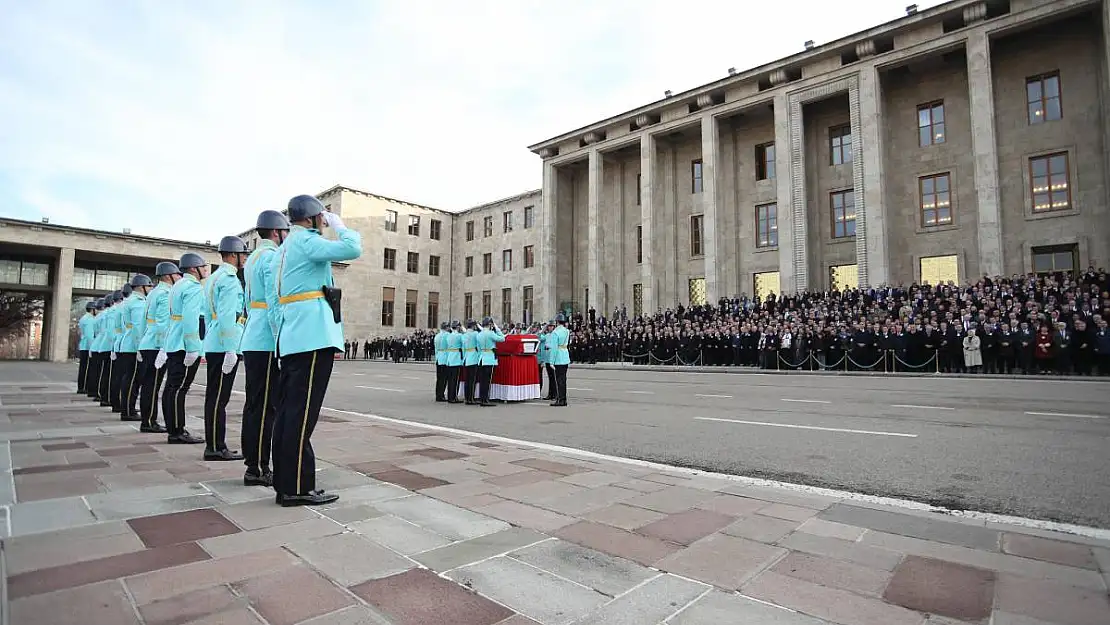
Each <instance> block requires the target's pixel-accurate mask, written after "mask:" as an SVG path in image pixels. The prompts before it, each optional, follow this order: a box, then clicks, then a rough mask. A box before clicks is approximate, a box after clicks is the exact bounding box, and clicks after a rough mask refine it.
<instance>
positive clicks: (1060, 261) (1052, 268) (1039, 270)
mask: <svg viewBox="0 0 1110 625" xmlns="http://www.w3.org/2000/svg"><path fill="white" fill-rule="evenodd" d="M1078 257H1079V246H1078V245H1075V244H1074V243H1073V244H1070V245H1050V246H1045V247H1035V248H1033V272H1034V273H1036V274H1038V275H1046V274H1054V273H1068V274H1074V273H1075V271H1076V268H1077V267H1078V266H1079V258H1078Z"/></svg>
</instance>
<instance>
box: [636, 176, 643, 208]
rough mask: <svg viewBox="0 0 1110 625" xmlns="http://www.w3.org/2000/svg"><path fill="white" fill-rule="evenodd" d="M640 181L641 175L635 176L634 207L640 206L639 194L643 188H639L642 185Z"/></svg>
mask: <svg viewBox="0 0 1110 625" xmlns="http://www.w3.org/2000/svg"><path fill="white" fill-rule="evenodd" d="M642 180H643V178H642V177H641V175H640V174H636V206H639V205H640V194H641V193H643V187H641V186H640V185H641V184H643V182H642Z"/></svg>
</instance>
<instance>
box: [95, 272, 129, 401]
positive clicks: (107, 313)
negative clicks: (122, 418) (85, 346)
mask: <svg viewBox="0 0 1110 625" xmlns="http://www.w3.org/2000/svg"><path fill="white" fill-rule="evenodd" d="M117 296H118V298H119V299H117ZM122 301H123V293H122V292H120V291H113V292H112V293H109V294H108V295H106V296H105V303H106V305H107V306H106V308H105V309H104V314H102V315H101V316H100V339H99V345H100V351H101V353H102V354H103V356H101V358H103V359H104V366H103V368H102V369H101V374H100V406H101V407H103V408H109V407H112V408H113V410H114V407H113V406H112V394H111V391H112V375H113V366H114V365H115V360H116V352H115V342H116V324H118V323H119V303H120V302H122Z"/></svg>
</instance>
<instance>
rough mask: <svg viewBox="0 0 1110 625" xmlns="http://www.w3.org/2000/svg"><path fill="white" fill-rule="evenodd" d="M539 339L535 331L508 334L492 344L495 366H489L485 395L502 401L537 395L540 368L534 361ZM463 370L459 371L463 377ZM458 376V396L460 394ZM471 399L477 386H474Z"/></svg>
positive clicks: (461, 393) (523, 398)
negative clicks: (495, 343)
mask: <svg viewBox="0 0 1110 625" xmlns="http://www.w3.org/2000/svg"><path fill="white" fill-rule="evenodd" d="M539 345H540V339H539V337H538V336H536V335H535V334H511V335H509V336H506V337H505V340H504V341H502V342H500V343H498V344H497V347H496V348H495V351H496V354H497V366H496V367H494V368H493V382H492V383H491V384H490V389H489V398H490V399H500V400H503V401H525V400H528V399H538V398H539V396H540V369H539V363H538V362H537V361H536V352H537V351H538V350H539ZM465 376H466V371H465V369H464V370H463V372H462V378H464V379H465ZM463 389H464V386H463V384H462V380H460V384H459V396H460V397H462V395H463ZM474 397H475V399H477V398H478V389H475V393H474Z"/></svg>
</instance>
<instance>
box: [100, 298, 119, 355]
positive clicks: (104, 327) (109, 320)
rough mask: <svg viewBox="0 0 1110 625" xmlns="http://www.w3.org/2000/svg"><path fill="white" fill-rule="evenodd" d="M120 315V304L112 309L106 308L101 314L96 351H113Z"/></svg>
mask: <svg viewBox="0 0 1110 625" xmlns="http://www.w3.org/2000/svg"><path fill="white" fill-rule="evenodd" d="M118 313H119V305H118V304H117V305H113V306H112V307H111V308H105V309H104V312H102V313H100V316H99V317H98V319H100V329H99V331H97V333H96V348H95V349H96V351H98V352H110V351H112V344H113V342H114V341H115V338H116V316H117V315H118Z"/></svg>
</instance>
